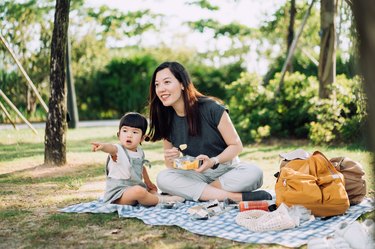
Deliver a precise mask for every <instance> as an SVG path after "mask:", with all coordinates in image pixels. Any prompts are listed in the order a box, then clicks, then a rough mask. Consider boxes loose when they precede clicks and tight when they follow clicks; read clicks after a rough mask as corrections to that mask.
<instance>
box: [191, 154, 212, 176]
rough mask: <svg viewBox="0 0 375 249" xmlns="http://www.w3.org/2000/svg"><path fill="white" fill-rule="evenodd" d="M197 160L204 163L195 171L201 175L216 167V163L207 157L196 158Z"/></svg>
mask: <svg viewBox="0 0 375 249" xmlns="http://www.w3.org/2000/svg"><path fill="white" fill-rule="evenodd" d="M196 159H197V160H201V161H202V164H201V166H200V167H199V168H198V169H195V171H196V172H199V173H202V172H204V171H206V170H207V169H210V168H212V167H213V166H214V165H215V162H214V161H213V160H211V159H210V158H209V157H208V156H206V155H199V156H197V157H196Z"/></svg>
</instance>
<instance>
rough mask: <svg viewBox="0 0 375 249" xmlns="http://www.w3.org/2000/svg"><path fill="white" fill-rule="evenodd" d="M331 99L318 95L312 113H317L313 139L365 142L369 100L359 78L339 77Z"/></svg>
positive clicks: (312, 128)
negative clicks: (367, 103)
mask: <svg viewBox="0 0 375 249" xmlns="http://www.w3.org/2000/svg"><path fill="white" fill-rule="evenodd" d="M332 92H333V93H332V94H331V95H330V97H329V99H318V98H314V99H313V100H312V102H313V103H314V105H313V108H312V109H310V110H309V112H310V113H314V114H315V115H316V119H315V121H313V122H311V126H310V132H309V135H310V140H311V141H312V142H314V143H332V142H338V141H341V142H346V143H353V142H363V140H364V136H363V134H364V133H363V131H364V125H365V123H366V118H367V113H366V100H365V94H364V92H363V90H362V87H361V80H360V78H359V77H355V78H353V79H346V77H345V76H344V75H340V76H338V77H337V81H336V82H335V83H334V84H333V85H332Z"/></svg>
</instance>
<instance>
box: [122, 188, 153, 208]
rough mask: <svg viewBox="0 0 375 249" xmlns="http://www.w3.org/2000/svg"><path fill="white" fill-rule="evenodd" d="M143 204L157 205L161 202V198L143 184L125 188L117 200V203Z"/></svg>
mask: <svg viewBox="0 0 375 249" xmlns="http://www.w3.org/2000/svg"><path fill="white" fill-rule="evenodd" d="M137 202H138V203H139V204H142V205H144V206H155V205H156V204H158V202H159V198H158V197H157V195H155V194H151V193H149V192H148V191H147V189H145V188H143V187H141V186H132V187H129V188H128V189H126V190H125V192H124V193H123V194H122V196H121V197H120V198H119V199H117V200H116V202H115V203H116V204H121V205H134V204H137Z"/></svg>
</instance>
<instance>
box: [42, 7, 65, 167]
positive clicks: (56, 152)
mask: <svg viewBox="0 0 375 249" xmlns="http://www.w3.org/2000/svg"><path fill="white" fill-rule="evenodd" d="M69 7H70V0H56V11H55V20H54V28H53V34H52V43H51V65H50V82H51V96H50V99H49V104H48V109H49V112H48V118H47V123H46V132H45V141H44V145H45V148H44V163H45V164H48V165H56V166H60V165H64V164H65V163H66V136H65V134H66V129H67V124H66V86H65V75H66V74H65V58H66V57H65V52H66V43H67V32H68V25H69Z"/></svg>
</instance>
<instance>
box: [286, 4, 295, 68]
mask: <svg viewBox="0 0 375 249" xmlns="http://www.w3.org/2000/svg"><path fill="white" fill-rule="evenodd" d="M296 12H297V9H296V1H295V0H290V10H289V14H290V17H289V26H288V36H287V54H288V53H289V50H290V48H291V46H292V43H293V39H294V21H295V19H296ZM287 70H288V72H293V63H292V61H290V62H289V63H288V65H287Z"/></svg>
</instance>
